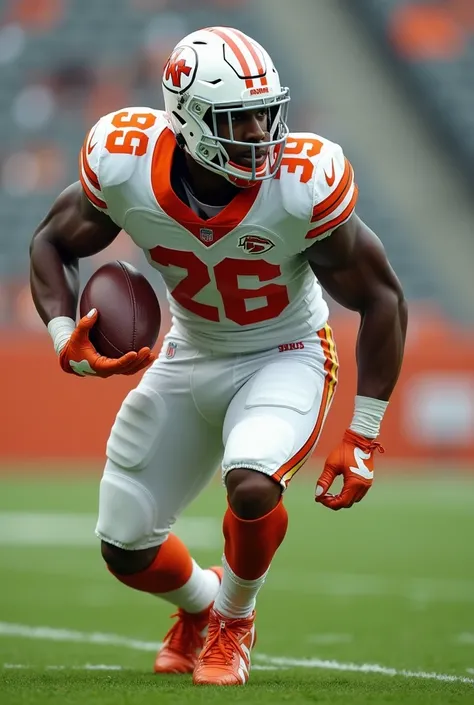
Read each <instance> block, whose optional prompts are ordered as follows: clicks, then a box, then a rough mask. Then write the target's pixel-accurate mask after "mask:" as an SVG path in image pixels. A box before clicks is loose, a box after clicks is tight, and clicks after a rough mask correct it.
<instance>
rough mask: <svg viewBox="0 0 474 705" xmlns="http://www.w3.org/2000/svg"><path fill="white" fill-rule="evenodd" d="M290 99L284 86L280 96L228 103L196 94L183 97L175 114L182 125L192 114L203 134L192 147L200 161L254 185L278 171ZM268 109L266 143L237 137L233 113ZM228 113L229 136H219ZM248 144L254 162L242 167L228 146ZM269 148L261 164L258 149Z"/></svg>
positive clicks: (236, 181) (238, 182) (241, 182)
mask: <svg viewBox="0 0 474 705" xmlns="http://www.w3.org/2000/svg"><path fill="white" fill-rule="evenodd" d="M289 101H290V95H289V89H288V88H283V89H282V92H281V93H280V95H278V96H272V97H266V98H259V99H258V100H252V101H245V103H243V102H240V103H232V104H227V105H225V106H221V105H215V104H214V103H212V102H211V101H208V100H206V99H203V98H200V97H197V96H193V97H189V99H188V100H186V96H182V100H181V101H180V102H181V105H180V106H179V109H180V114H179V115H178V114H176V113H174V117H175V118H177V119H178V124H179V123H181V124H185V123H187V122H188V121H187V120H186V117H187V116H192V122H194V121H195V122H196V123H198V124H199V125H197V127H198V130H197V133H198V134H199V133H200V134H201V138H200V140H199V141H198V142H197V144H196V145H195V146H194V145H193V149H190V150H189V153H190V154H191V156H193V157H194V158H195V159H196V161H198V162H200V163H201V164H202V165H203V166H205V167H206V168H207V169H210V170H211V171H213V172H215V173H217V174H220V175H221V176H224V177H225V178H227V179H228V180H229V181H231V182H232V183H234V184H235V185H237V186H239V187H240V188H245V187H250V186H253V185H255V184H256V183H258V182H259V181H264V180H266V179H271V178H273V177H274V176H275V174H276V173H277V171H278V169H279V167H280V163H281V159H282V157H283V148H284V144H285V142H286V138H287V136H288V132H289V130H288V126H287V122H286V121H287V115H288V103H289ZM261 110H266V111H267V113H268V128H267V129H268V137H269V139H268V140H267V141H265V142H258V143H256V142H243V141H240V140H237V139H235V137H234V126H233V121H232V115H233V114H234V113H236V112H249V111H252V112H253V111H261ZM222 115H224V116H226V122H227V125H228V131H229V137H222V136H220V135H219V124H218V119H219V118H220V117H221V116H222ZM228 145H232V146H237V147H245V148H246V149H248V150H249V152H250V155H251V159H252V165H251V166H250V167H246V166H242V165H240V164H237V163H235V162H232V161H231V160H230V156H229V153H228V151H227V146H228ZM262 147H265V148H267V149H268V153H267V158H266V159H265V161H264V163H263V164H261V165H258V164H257V161H258V159H257V150H258V149H261V148H262Z"/></svg>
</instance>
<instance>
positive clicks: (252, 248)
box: [239, 235, 275, 255]
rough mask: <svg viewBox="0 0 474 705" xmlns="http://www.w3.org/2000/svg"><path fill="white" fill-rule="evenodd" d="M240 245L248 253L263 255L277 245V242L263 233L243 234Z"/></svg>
mask: <svg viewBox="0 0 474 705" xmlns="http://www.w3.org/2000/svg"><path fill="white" fill-rule="evenodd" d="M239 247H240V248H241V249H242V250H243V251H244V252H246V253H247V254H248V255H261V254H263V253H264V252H268V250H271V249H272V247H275V243H274V242H272V241H271V240H269V239H268V238H266V237H261V235H242V237H241V238H239Z"/></svg>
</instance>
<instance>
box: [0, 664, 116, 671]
mask: <svg viewBox="0 0 474 705" xmlns="http://www.w3.org/2000/svg"><path fill="white" fill-rule="evenodd" d="M3 668H5V669H7V670H11V671H15V670H17V671H23V670H26V669H28V668H38V667H37V666H32V665H30V664H28V663H4V664H3ZM40 668H44V670H45V671H65V670H66V669H67V670H68V671H70V670H71V671H123V670H125V669H124V667H123V666H116V665H109V664H106V663H85V664H84V665H83V666H64V665H57V666H55V665H52V666H42V667H40Z"/></svg>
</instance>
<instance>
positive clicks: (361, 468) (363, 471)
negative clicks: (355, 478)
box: [349, 448, 374, 480]
mask: <svg viewBox="0 0 474 705" xmlns="http://www.w3.org/2000/svg"><path fill="white" fill-rule="evenodd" d="M370 456H371V453H364V451H363V450H361V449H360V448H354V458H355V461H356V464H357V467H356V468H353V467H349V470H351V472H353V473H354V474H355V475H359V476H360V477H363V478H364V480H373V479H374V471H373V470H369V468H368V467H367V465H366V464H365V463H364V460H369V458H370Z"/></svg>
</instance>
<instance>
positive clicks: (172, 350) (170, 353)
mask: <svg viewBox="0 0 474 705" xmlns="http://www.w3.org/2000/svg"><path fill="white" fill-rule="evenodd" d="M177 347H178V343H168V347H167V348H166V353H165V356H166V358H167V359H168V360H171V358H172V357H174V356H175V354H176V348H177Z"/></svg>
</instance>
